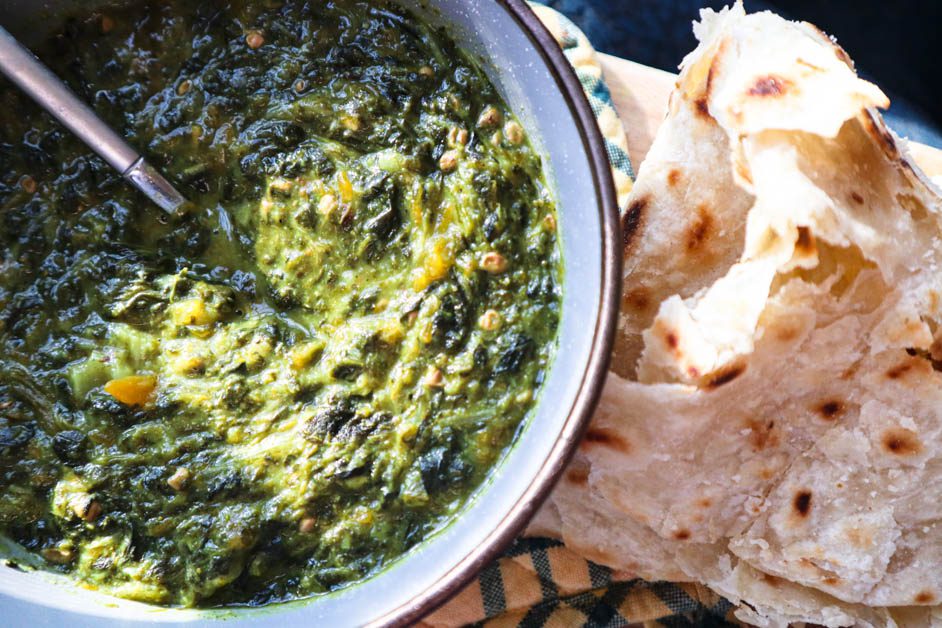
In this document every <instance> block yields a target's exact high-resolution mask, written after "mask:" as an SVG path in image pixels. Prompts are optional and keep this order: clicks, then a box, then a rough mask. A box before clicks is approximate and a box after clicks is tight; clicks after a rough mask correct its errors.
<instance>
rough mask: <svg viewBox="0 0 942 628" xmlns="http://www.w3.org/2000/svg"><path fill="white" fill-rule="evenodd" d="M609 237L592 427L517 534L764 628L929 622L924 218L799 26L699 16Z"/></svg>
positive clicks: (933, 517) (938, 392)
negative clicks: (714, 595)
mask: <svg viewBox="0 0 942 628" xmlns="http://www.w3.org/2000/svg"><path fill="white" fill-rule="evenodd" d="M695 32H696V35H697V37H698V39H699V40H700V45H699V47H698V48H697V49H696V50H695V51H694V52H693V53H692V54H690V55H689V56H688V57H687V58H686V59H685V60H684V63H683V65H682V73H681V76H680V79H679V81H678V84H677V88H676V90H675V92H674V93H673V95H672V97H671V100H670V108H669V114H668V117H667V120H666V121H665V122H664V124H663V126H662V127H661V129H660V131H659V133H658V135H657V138H656V140H655V142H654V145H653V146H652V148H651V151H650V153H649V154H648V157H647V158H646V161H645V162H644V164H643V165H642V167H641V170H640V173H639V176H638V181H637V183H636V185H635V188H634V191H633V192H632V199H631V205H630V208H629V209H628V211H627V213H626V214H625V216H624V218H623V229H624V246H625V250H624V256H625V276H624V300H623V305H622V320H621V325H620V333H619V338H618V341H617V345H618V346H617V348H616V353H615V357H614V362H613V367H612V368H613V370H614V372H615V373H616V374H613V375H611V376H610V378H609V382H608V383H607V386H606V390H605V393H604V397H603V400H602V403H601V406H600V408H599V410H598V412H597V414H596V416H595V418H594V420H593V423H592V425H591V427H590V429H589V431H588V434H587V436H586V438H585V441H584V443H583V444H582V446H581V447H580V451H579V453H578V454H577V457H576V459H575V460H574V462H573V463H572V465H571V467H570V468H569V469H568V471H567V473H566V474H565V477H564V479H563V480H562V481H561V483H560V485H559V487H558V488H557V489H556V491H555V493H554V494H553V495H552V498H551V500H550V501H549V502H548V504H547V506H546V507H545V508H544V510H543V511H542V512H541V514H540V516H539V517H538V519H537V521H536V522H535V524H534V527H533V528H531V530H532V531H535V532H541V533H546V532H547V531H549V532H552V533H555V534H557V535H559V536H561V537H562V538H563V539H564V540H565V542H566V544H567V545H568V546H570V547H571V548H574V549H576V550H577V551H580V552H582V553H583V554H585V556H586V557H587V558H590V559H592V560H595V561H598V562H600V563H603V564H606V565H609V566H611V567H614V568H618V569H624V570H629V571H632V572H634V573H636V574H638V575H639V576H642V577H644V578H647V579H664V580H673V581H697V582H702V583H705V584H707V585H708V586H710V587H711V588H713V589H714V590H716V591H717V592H719V593H720V594H722V595H724V596H726V597H728V598H729V599H731V600H733V601H734V602H735V603H737V604H738V605H739V611H738V613H739V617H740V618H741V619H743V620H745V621H748V622H751V623H755V624H758V625H763V626H783V625H786V624H788V623H791V622H798V621H809V622H814V623H818V624H824V625H827V626H847V625H855V624H856V625H862V626H869V625H872V626H893V625H905V626H918V625H927V626H928V625H932V623H933V621H934V618H936V617H938V618H939V619H936V620H935V621H940V622H942V612H939V611H938V610H937V608H938V607H937V605H938V604H939V603H940V601H942V525H940V523H942V373H940V372H939V370H940V369H942V199H940V190H939V189H938V188H936V187H934V186H933V185H932V184H931V183H930V182H929V181H928V179H926V177H925V176H923V175H922V174H921V172H920V171H919V169H918V168H917V167H915V166H914V165H913V164H912V163H911V161H910V160H909V158H908V157H907V152H906V147H905V145H904V144H903V143H902V142H901V140H899V139H897V138H896V137H895V136H894V135H893V134H892V133H891V132H890V131H888V130H887V128H886V127H885V126H884V124H883V121H882V119H881V118H880V115H879V114H878V113H877V111H876V108H878V107H886V106H887V105H888V102H887V99H886V97H885V96H884V95H883V93H882V92H881V91H880V90H879V89H878V88H876V87H875V86H873V85H871V84H870V83H867V82H865V81H863V80H861V79H859V78H858V77H857V76H856V74H855V72H854V70H853V67H852V64H851V61H850V59H849V58H848V57H847V55H846V54H845V53H844V51H843V50H841V49H840V48H839V47H838V46H837V45H835V44H834V43H833V42H832V41H831V40H830V39H828V38H827V37H826V36H825V35H824V34H822V33H821V32H820V31H818V30H817V29H816V28H815V27H813V26H811V25H808V24H797V23H789V22H786V21H785V20H783V19H781V18H779V17H778V16H775V15H773V14H770V13H760V14H754V15H745V13H744V11H743V9H742V7H741V6H740V5H737V6H735V7H733V8H732V9H727V10H724V11H722V12H720V13H713V12H711V11H705V12H704V13H703V15H702V21H701V22H700V23H699V24H697V25H696V26H695Z"/></svg>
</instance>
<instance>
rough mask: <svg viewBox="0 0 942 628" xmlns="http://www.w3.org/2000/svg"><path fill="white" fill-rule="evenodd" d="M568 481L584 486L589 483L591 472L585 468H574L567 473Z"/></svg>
mask: <svg viewBox="0 0 942 628" xmlns="http://www.w3.org/2000/svg"><path fill="white" fill-rule="evenodd" d="M566 480H567V481H568V482H570V483H571V484H578V485H580V486H583V485H585V484H587V483H588V482H589V470H588V469H586V468H583V467H572V468H570V469H569V470H568V471H566Z"/></svg>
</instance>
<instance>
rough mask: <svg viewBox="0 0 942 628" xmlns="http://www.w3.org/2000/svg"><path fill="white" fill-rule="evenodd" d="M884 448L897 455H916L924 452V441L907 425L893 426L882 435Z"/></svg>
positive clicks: (881, 439) (881, 440)
mask: <svg viewBox="0 0 942 628" xmlns="http://www.w3.org/2000/svg"><path fill="white" fill-rule="evenodd" d="M880 442H881V443H882V445H883V449H884V450H885V451H886V452H887V453H890V454H893V455H895V456H915V455H918V454H920V453H922V450H923V446H922V441H920V440H919V437H918V436H917V435H916V433H915V432H913V431H912V430H908V429H906V428H905V427H891V428H889V429H888V430H886V431H884V432H883V434H882V435H881V437H880Z"/></svg>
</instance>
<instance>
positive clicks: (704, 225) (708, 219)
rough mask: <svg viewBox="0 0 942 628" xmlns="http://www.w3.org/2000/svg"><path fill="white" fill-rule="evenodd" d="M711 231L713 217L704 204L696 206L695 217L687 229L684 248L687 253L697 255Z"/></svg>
mask: <svg viewBox="0 0 942 628" xmlns="http://www.w3.org/2000/svg"><path fill="white" fill-rule="evenodd" d="M712 230H713V215H712V213H711V212H710V208H709V206H708V205H707V204H706V203H700V205H698V206H697V217H696V218H695V219H694V221H693V223H692V224H691V225H690V227H689V228H688V229H687V234H686V241H685V244H686V248H687V252H688V253H699V252H700V251H701V250H703V249H704V244H705V243H706V241H707V238H708V237H709V235H710V232H711V231H712Z"/></svg>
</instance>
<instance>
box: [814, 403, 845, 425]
mask: <svg viewBox="0 0 942 628" xmlns="http://www.w3.org/2000/svg"><path fill="white" fill-rule="evenodd" d="M844 409H845V408H844V403H843V402H841V401H839V400H837V399H828V400H827V401H822V402H821V403H820V404H818V407H817V411H818V413H819V414H820V415H821V416H822V417H824V418H825V419H826V420H828V421H833V420H834V419H837V418H838V417H839V416H841V415H842V414H844Z"/></svg>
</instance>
